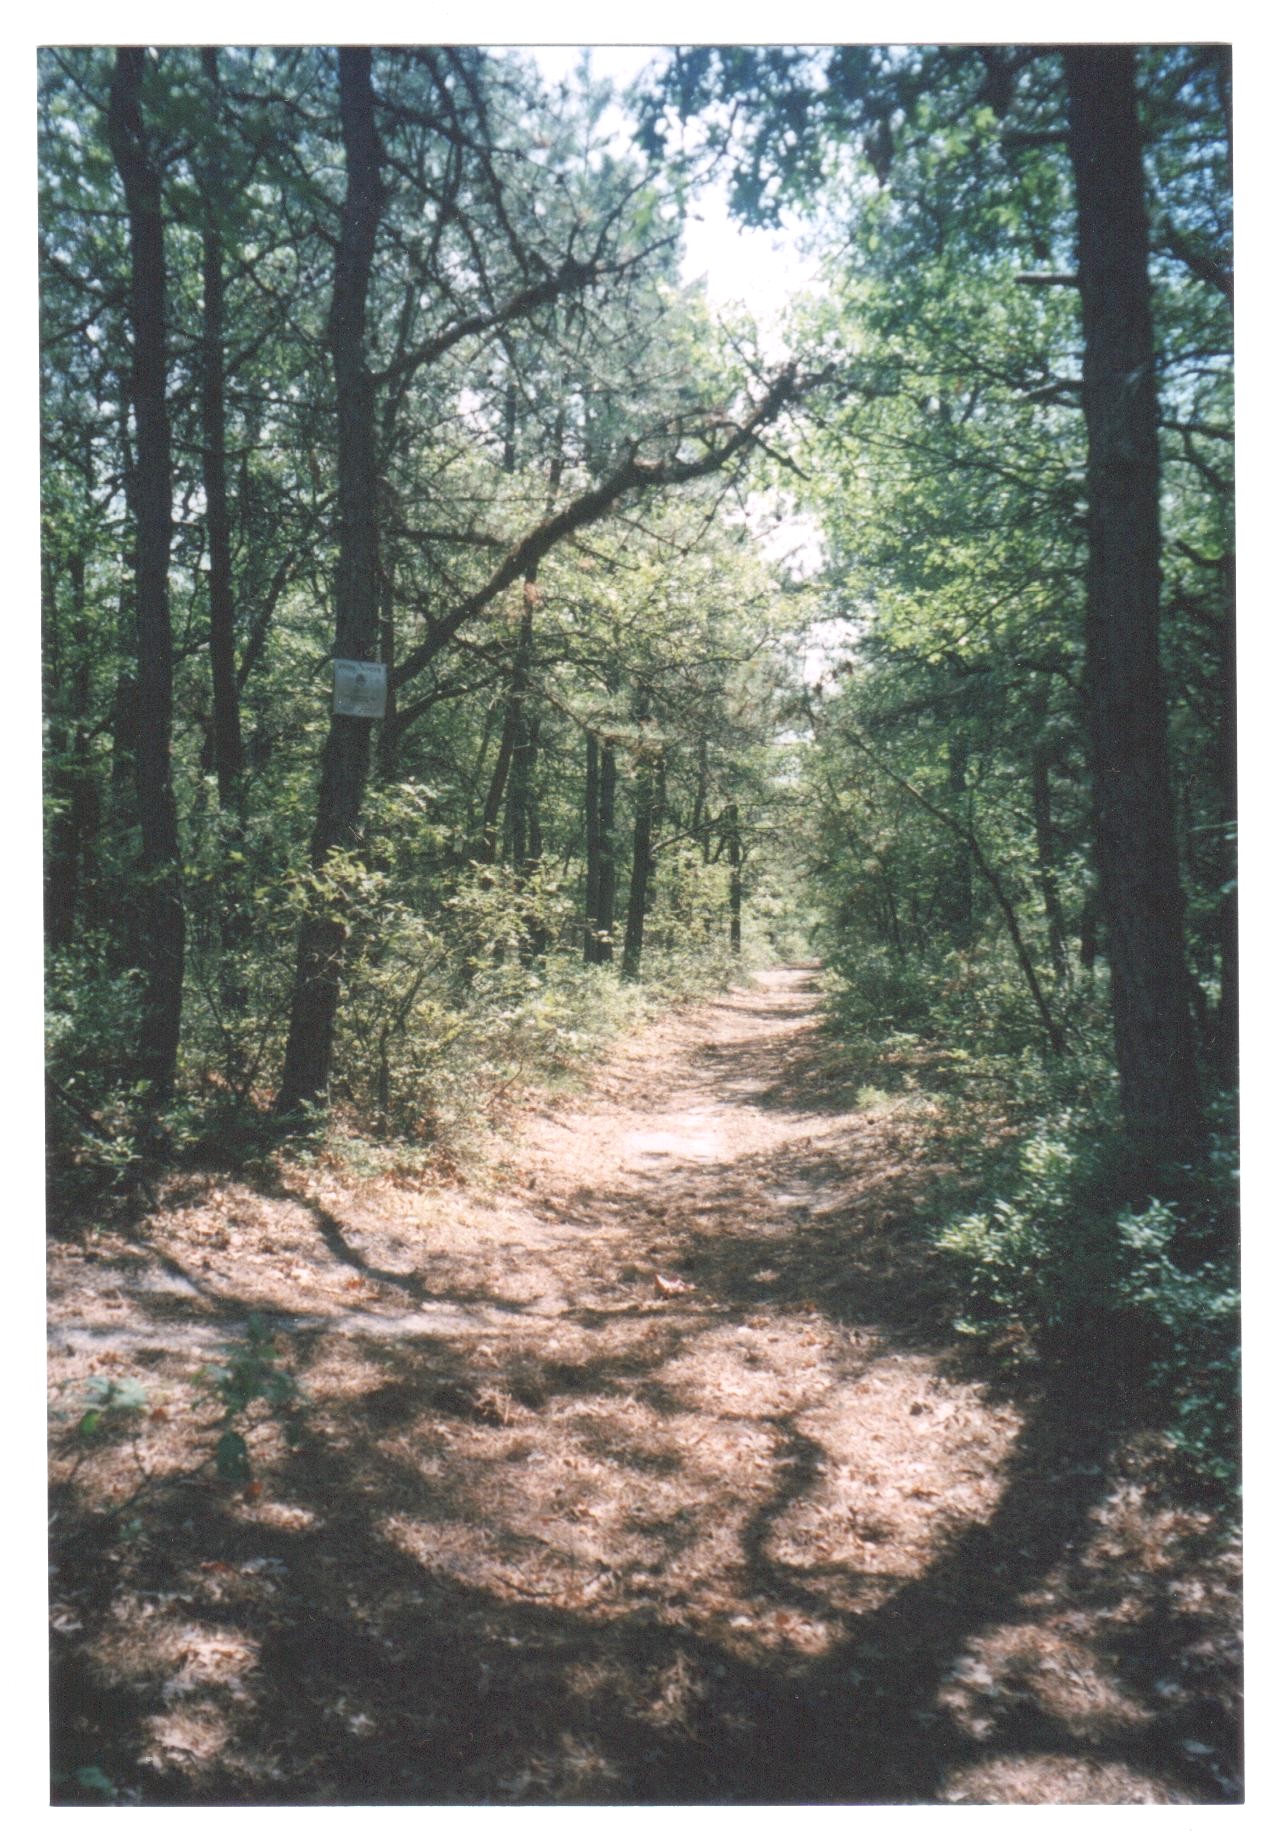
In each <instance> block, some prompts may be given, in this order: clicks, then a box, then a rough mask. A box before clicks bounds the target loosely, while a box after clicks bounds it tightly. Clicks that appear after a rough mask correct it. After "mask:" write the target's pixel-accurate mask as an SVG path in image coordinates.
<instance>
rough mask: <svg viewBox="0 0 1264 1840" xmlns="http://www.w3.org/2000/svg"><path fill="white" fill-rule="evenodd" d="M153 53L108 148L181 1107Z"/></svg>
mask: <svg viewBox="0 0 1264 1840" xmlns="http://www.w3.org/2000/svg"><path fill="white" fill-rule="evenodd" d="M144 67H145V53H144V51H142V50H137V49H126V48H125V49H121V50H120V51H119V52H118V54H117V58H116V61H115V66H114V77H113V81H112V83H111V85H110V114H109V132H110V147H111V151H112V152H113V155H114V162H115V165H116V166H117V168H118V174H119V178H120V179H121V180H122V183H123V193H124V197H125V199H126V202H127V220H128V234H129V239H130V244H131V321H132V359H133V372H132V403H133V408H134V411H135V416H136V460H135V468H134V473H133V512H134V517H135V523H136V639H137V659H138V666H137V671H138V675H137V699H138V703H139V714H140V721H139V724H138V733H137V737H136V778H137V794H138V800H139V806H140V830H141V860H140V875H141V882H142V886H143V889H144V897H143V898H144V914H143V953H142V957H143V963H142V965H141V971H142V973H143V976H144V989H143V993H142V999H141V1040H140V1051H139V1055H138V1062H139V1067H140V1072H141V1075H142V1077H143V1078H145V1079H146V1080H148V1082H149V1094H150V1098H151V1100H152V1102H153V1103H155V1104H158V1105H161V1104H163V1103H164V1102H165V1101H166V1100H168V1099H169V1098H170V1097H171V1093H172V1089H173V1087H174V1084H175V1071H176V1054H177V1052H178V1049H179V1045H180V1006H181V1000H182V996H183V987H184V896H183V885H182V878H181V866H180V840H179V834H178V830H177V824H176V803H175V795H174V792H173V789H172V784H171V720H172V673H173V660H172V647H171V606H170V600H169V594H168V572H169V568H170V557H171V523H172V512H171V430H170V424H169V422H168V418H167V394H166V392H167V354H166V268H165V263H164V251H163V222H162V193H161V185H160V179H159V172H158V166H157V163H156V162H155V160H154V158H153V155H152V152H151V149H150V146H149V143H148V140H147V138H146V134H145V125H144V117H143V115H142V111H141V80H142V75H143V72H144Z"/></svg>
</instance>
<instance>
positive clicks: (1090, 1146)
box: [934, 1108, 1240, 1482]
mask: <svg viewBox="0 0 1264 1840" xmlns="http://www.w3.org/2000/svg"><path fill="white" fill-rule="evenodd" d="M1122 1166H1123V1164H1122V1156H1121V1152H1120V1149H1119V1146H1118V1144H1117V1142H1116V1141H1114V1139H1113V1137H1112V1134H1111V1132H1110V1131H1108V1130H1107V1131H1104V1130H1103V1128H1102V1124H1101V1121H1100V1119H1099V1118H1097V1117H1095V1116H1094V1115H1093V1114H1091V1113H1089V1112H1088V1111H1086V1110H1085V1109H1083V1108H1080V1109H1079V1110H1071V1109H1067V1110H1064V1111H1062V1112H1060V1113H1058V1114H1056V1115H1055V1116H1053V1117H1052V1118H1049V1119H1046V1120H1044V1121H1042V1123H1041V1124H1040V1125H1039V1126H1038V1127H1037V1128H1036V1129H1035V1130H1034V1131H1032V1132H1031V1133H1030V1134H1029V1135H1028V1136H1027V1137H1026V1138H1025V1140H1024V1141H1023V1142H1022V1143H1021V1145H1020V1146H1019V1147H1018V1149H1017V1151H1016V1152H1014V1153H1011V1170H1010V1177H1009V1181H1008V1184H1007V1192H1006V1193H1004V1194H1002V1195H999V1196H997V1197H996V1198H995V1199H993V1200H992V1201H990V1202H989V1203H988V1204H987V1205H986V1206H985V1207H983V1208H980V1209H976V1210H975V1211H974V1212H972V1213H969V1214H965V1215H962V1216H959V1217H958V1218H956V1219H954V1220H952V1221H950V1222H949V1224H948V1225H947V1226H944V1227H941V1228H940V1229H939V1230H938V1232H937V1233H936V1234H935V1237H934V1244H935V1246H936V1248H937V1250H938V1251H939V1252H940V1253H941V1254H943V1255H944V1256H945V1257H946V1258H947V1259H948V1260H949V1262H950V1264H951V1266H952V1268H953V1270H954V1273H955V1277H956V1281H957V1284H958V1286H959V1291H960V1295H961V1298H962V1303H963V1308H962V1313H961V1315H960V1317H959V1318H958V1321H957V1327H958V1329H959V1330H960V1331H961V1332H962V1333H964V1334H968V1335H995V1334H996V1332H997V1331H999V1330H1002V1329H1007V1328H1019V1329H1021V1330H1022V1331H1023V1332H1024V1334H1025V1335H1026V1336H1027V1337H1029V1338H1031V1340H1032V1341H1033V1342H1034V1344H1035V1345H1036V1346H1043V1347H1045V1348H1047V1349H1052V1350H1055V1351H1057V1350H1063V1351H1072V1350H1073V1351H1075V1353H1076V1355H1077V1358H1079V1359H1081V1360H1082V1359H1085V1358H1092V1356H1093V1352H1094V1350H1096V1351H1097V1358H1098V1359H1099V1360H1100V1361H1102V1362H1103V1364H1105V1363H1109V1364H1110V1365H1111V1366H1113V1367H1114V1368H1115V1370H1116V1371H1117V1372H1118V1371H1122V1370H1124V1369H1127V1368H1128V1366H1129V1365H1131V1367H1132V1369H1133V1370H1134V1376H1133V1377H1135V1378H1136V1379H1138V1380H1139V1381H1140V1382H1141V1383H1142V1384H1143V1385H1144V1387H1145V1388H1146V1389H1148V1391H1149V1393H1150V1395H1151V1398H1152V1400H1153V1403H1154V1406H1155V1409H1156V1412H1157V1414H1158V1416H1159V1417H1160V1419H1161V1422H1162V1424H1163V1427H1164V1431H1165V1436H1166V1438H1167V1441H1168V1444H1169V1446H1170V1448H1171V1449H1172V1451H1173V1452H1174V1453H1175V1454H1176V1455H1178V1456H1179V1457H1180V1458H1181V1459H1182V1460H1183V1461H1184V1462H1186V1463H1187V1464H1188V1465H1189V1466H1190V1468H1191V1469H1193V1470H1194V1471H1196V1472H1197V1473H1198V1474H1200V1475H1202V1476H1205V1477H1208V1478H1211V1479H1213V1480H1215V1481H1218V1482H1225V1481H1229V1480H1231V1479H1232V1478H1233V1477H1234V1476H1235V1475H1236V1473H1237V1437H1238V1402H1239V1389H1240V1381H1239V1373H1240V1349H1239V1327H1238V1322H1239V1294H1238V1285H1237V1279H1236V1269H1235V1260H1234V1256H1233V1254H1232V1252H1231V1251H1229V1250H1226V1238H1227V1233H1226V1222H1227V1221H1229V1220H1231V1218H1232V1215H1233V1203H1234V1183H1235V1172H1234V1170H1233V1168H1232V1164H1231V1159H1230V1158H1229V1157H1228V1156H1227V1154H1226V1152H1225V1149H1224V1146H1223V1145H1221V1146H1218V1147H1217V1149H1216V1150H1215V1151H1214V1152H1213V1153H1212V1155H1211V1156H1210V1157H1209V1158H1208V1159H1207V1161H1206V1163H1205V1164H1204V1165H1203V1166H1202V1167H1201V1168H1200V1169H1198V1170H1190V1171H1185V1172H1183V1176H1182V1180H1181V1187H1182V1190H1183V1196H1182V1200H1181V1202H1180V1203H1179V1204H1178V1203H1176V1202H1172V1201H1159V1200H1151V1201H1150V1202H1149V1203H1148V1205H1146V1206H1145V1207H1142V1208H1137V1207H1135V1206H1125V1205H1121V1203H1120V1200H1119V1196H1120V1193H1121V1188H1122V1180H1121V1175H1120V1171H1121V1168H1122Z"/></svg>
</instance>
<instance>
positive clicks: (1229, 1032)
mask: <svg viewBox="0 0 1264 1840" xmlns="http://www.w3.org/2000/svg"><path fill="white" fill-rule="evenodd" d="M1219 690H1220V711H1221V714H1220V729H1219V734H1218V736H1217V765H1218V768H1219V772H1218V778H1219V782H1220V818H1221V825H1222V831H1221V848H1220V880H1221V885H1222V887H1223V890H1224V892H1223V893H1222V895H1221V897H1220V907H1219V911H1218V913H1217V916H1216V930H1217V932H1218V934H1219V942H1220V1001H1219V1003H1218V1004H1217V1006H1216V1013H1215V1020H1214V1023H1213V1029H1212V1044H1211V1046H1212V1054H1213V1056H1214V1059H1215V1064H1216V1067H1217V1069H1218V1071H1219V1073H1220V1076H1221V1078H1222V1079H1224V1080H1228V1081H1231V1080H1233V1079H1234V1078H1235V1076H1236V1073H1237V1067H1238V1002H1239V990H1240V985H1239V978H1238V889H1237V843H1238V708H1237V620H1236V609H1235V606H1234V565H1233V558H1232V556H1229V557H1226V559H1225V614H1224V625H1223V628H1222V637H1221V649H1220V684H1219Z"/></svg>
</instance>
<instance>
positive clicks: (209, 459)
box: [202, 47, 242, 820]
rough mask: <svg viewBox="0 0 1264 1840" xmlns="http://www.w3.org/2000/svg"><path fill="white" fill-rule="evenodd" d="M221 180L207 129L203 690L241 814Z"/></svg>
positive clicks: (221, 770) (213, 90) (226, 783)
mask: <svg viewBox="0 0 1264 1840" xmlns="http://www.w3.org/2000/svg"><path fill="white" fill-rule="evenodd" d="M202 69H203V72H204V74H205V76H206V80H207V85H208V88H209V90H210V95H211V100H212V108H213V110H214V111H215V112H216V113H218V108H219V89H220V85H219V63H218V54H217V52H216V51H215V50H214V48H213V47H207V48H206V49H204V50H203V52H202ZM224 202H225V201H224V179H223V171H222V165H221V161H220V158H219V153H218V150H217V148H216V146H215V142H214V136H213V135H212V137H211V142H210V151H209V153H208V156H207V161H206V171H205V174H204V182H203V199H202V204H203V217H202V485H203V489H204V491H205V493H206V547H207V557H208V560H209V563H210V569H209V575H208V586H209V591H210V602H211V630H210V654H211V697H212V712H213V725H214V739H215V774H216V780H217V784H218V788H219V805H220V811H221V812H222V813H223V814H225V816H226V817H230V818H231V819H232V820H239V819H240V816H241V771H242V747H241V707H240V700H239V697H238V694H237V657H236V618H235V611H234V605H233V575H232V551H231V526H230V521H229V512H228V469H227V464H226V460H225V434H224V237H223V231H222V228H221V217H222V213H223V210H224Z"/></svg>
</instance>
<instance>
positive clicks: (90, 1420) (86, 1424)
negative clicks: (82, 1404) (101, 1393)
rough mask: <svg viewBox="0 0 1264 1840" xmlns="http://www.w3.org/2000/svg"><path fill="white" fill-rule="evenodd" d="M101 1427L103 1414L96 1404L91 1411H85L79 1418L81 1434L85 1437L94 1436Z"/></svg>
mask: <svg viewBox="0 0 1264 1840" xmlns="http://www.w3.org/2000/svg"><path fill="white" fill-rule="evenodd" d="M100 1428H101V1414H100V1412H99V1411H98V1410H97V1408H96V1407H95V1406H94V1407H93V1409H92V1411H91V1412H85V1413H84V1415H83V1417H82V1418H81V1419H80V1420H79V1435H80V1437H83V1438H89V1437H94V1436H95V1435H96V1433H97V1432H98V1431H99V1430H100Z"/></svg>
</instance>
